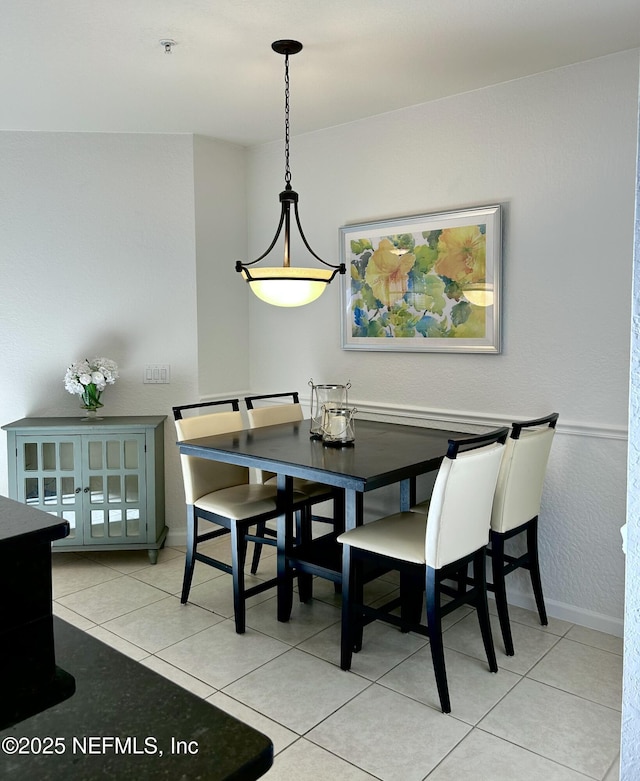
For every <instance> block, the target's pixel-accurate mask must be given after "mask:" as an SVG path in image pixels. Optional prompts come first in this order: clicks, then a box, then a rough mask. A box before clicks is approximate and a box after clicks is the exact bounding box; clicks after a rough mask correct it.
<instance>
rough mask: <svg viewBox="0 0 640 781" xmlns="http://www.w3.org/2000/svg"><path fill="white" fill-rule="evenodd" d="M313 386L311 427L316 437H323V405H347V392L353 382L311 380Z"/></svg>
mask: <svg viewBox="0 0 640 781" xmlns="http://www.w3.org/2000/svg"><path fill="white" fill-rule="evenodd" d="M309 385H310V387H311V429H310V434H311V436H312V437H313V438H314V439H322V438H323V432H322V424H323V407H325V406H329V407H346V406H347V392H348V390H349V388H350V387H351V383H350V382H347V384H346V385H314V384H313V380H309Z"/></svg>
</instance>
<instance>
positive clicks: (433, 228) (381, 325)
mask: <svg viewBox="0 0 640 781" xmlns="http://www.w3.org/2000/svg"><path fill="white" fill-rule="evenodd" d="M501 233H502V232H501V221H500V206H499V205H494V206H483V207H478V208H473V209H461V210H458V211H449V212H442V213H439V214H423V215H419V216H416V217H402V218H398V219H393V220H384V221H381V222H369V223H362V224H360V225H347V226H345V227H343V228H340V247H341V250H340V251H341V259H342V261H343V262H344V263H345V265H346V267H347V273H346V274H345V275H344V276H343V277H342V278H341V279H342V301H343V311H342V346H343V348H344V349H346V350H397V351H404V352H459V353H499V352H500V270H501V249H502V235H501Z"/></svg>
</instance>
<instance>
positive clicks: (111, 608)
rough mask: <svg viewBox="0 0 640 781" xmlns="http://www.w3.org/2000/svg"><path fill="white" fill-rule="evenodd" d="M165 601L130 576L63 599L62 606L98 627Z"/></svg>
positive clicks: (157, 593) (120, 577) (150, 587)
mask: <svg viewBox="0 0 640 781" xmlns="http://www.w3.org/2000/svg"><path fill="white" fill-rule="evenodd" d="M96 566H100V565H96ZM103 569H104V568H103ZM165 597H166V594H165V593H164V591H159V590H158V589H157V588H153V587H152V586H148V585H147V584H146V583H141V582H140V581H139V580H136V579H135V578H132V577H130V576H129V575H119V576H117V577H116V578H115V579H114V580H109V581H107V582H106V583H100V584H98V585H97V586H91V587H89V588H85V589H83V590H82V591H77V592H75V593H74V594H69V595H67V596H65V597H61V598H60V599H58V602H59V603H60V604H61V605H63V607H68V608H69V609H70V610H73V611H74V612H76V613H80V615H83V616H85V618H88V619H90V620H91V621H94V622H95V623H96V624H98V623H102V622H104V621H109V620H110V619H112V618H116V617H117V616H121V615H124V614H125V613H129V612H131V611H132V610H137V609H138V608H139V607H144V605H149V604H151V603H152V602H157V601H158V600H160V599H164V598H165Z"/></svg>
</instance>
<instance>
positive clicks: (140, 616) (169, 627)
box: [103, 596, 224, 653]
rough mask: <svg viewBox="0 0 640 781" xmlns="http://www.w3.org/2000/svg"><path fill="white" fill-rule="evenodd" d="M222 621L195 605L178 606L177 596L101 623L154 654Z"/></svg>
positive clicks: (219, 617)
mask: <svg viewBox="0 0 640 781" xmlns="http://www.w3.org/2000/svg"><path fill="white" fill-rule="evenodd" d="M223 620H224V619H223V618H222V616H216V615H214V614H213V613H211V612H210V611H208V610H203V608H201V607H198V606H197V605H190V604H186V605H182V604H180V600H179V599H178V597H173V596H172V597H167V598H166V599H161V600H160V601H158V602H153V603H152V604H150V605H146V606H145V607H141V608H139V609H138V610H133V611H132V612H131V613H126V614H125V615H123V616H119V617H118V618H114V619H112V620H111V621H107V622H106V623H105V624H103V626H104V628H105V629H108V630H109V631H110V632H113V633H114V634H116V635H119V636H120V637H123V638H125V639H126V640H128V641H129V642H131V643H135V644H136V645H137V646H140V648H144V649H145V650H146V651H147V652H149V653H155V652H156V651H159V650H161V649H162V648H167V646H170V645H174V644H175V643H178V642H179V641H180V640H184V639H185V638H186V637H190V636H191V635H194V634H196V633H197V632H201V631H202V630H203V629H207V628H208V627H210V626H213V624H216V623H218V621H223Z"/></svg>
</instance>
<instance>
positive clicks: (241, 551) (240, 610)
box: [231, 523, 247, 635]
mask: <svg viewBox="0 0 640 781" xmlns="http://www.w3.org/2000/svg"><path fill="white" fill-rule="evenodd" d="M246 553H247V540H246V538H245V533H244V530H241V531H239V530H238V525H237V524H236V523H232V524H231V572H232V577H233V612H234V615H235V621H236V632H237V633H238V634H239V635H241V634H243V633H244V631H245V596H244V562H245V557H246Z"/></svg>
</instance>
